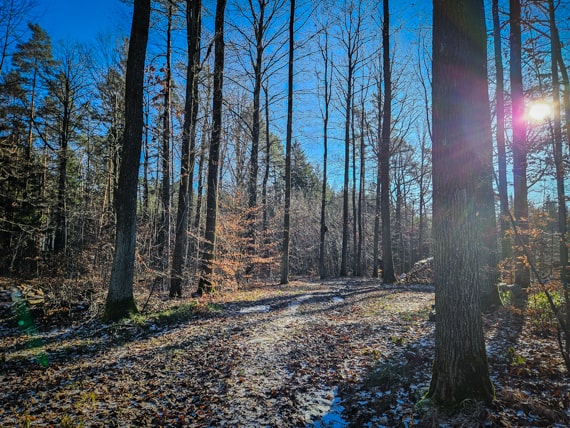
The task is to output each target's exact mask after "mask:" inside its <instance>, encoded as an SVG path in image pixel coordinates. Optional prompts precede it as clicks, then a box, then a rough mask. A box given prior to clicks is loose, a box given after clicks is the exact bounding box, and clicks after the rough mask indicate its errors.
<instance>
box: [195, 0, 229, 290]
mask: <svg viewBox="0 0 570 428" xmlns="http://www.w3.org/2000/svg"><path fill="white" fill-rule="evenodd" d="M225 10H226V0H218V1H217V2H216V18H215V35H214V38H215V41H214V46H215V47H214V49H215V51H214V93H213V101H212V137H211V139H210V151H209V153H210V154H209V157H208V190H207V192H208V193H207V197H206V230H205V231H204V247H203V249H202V253H201V257H200V259H201V264H202V266H201V269H202V272H201V274H200V280H199V282H198V290H197V291H196V293H195V295H197V296H201V295H203V294H204V293H210V292H212V291H213V280H212V275H213V273H214V261H215V257H216V223H217V218H218V181H219V176H218V173H219V168H218V163H219V161H220V143H221V140H222V113H223V100H224V98H223V85H224V48H225V45H224V15H225Z"/></svg>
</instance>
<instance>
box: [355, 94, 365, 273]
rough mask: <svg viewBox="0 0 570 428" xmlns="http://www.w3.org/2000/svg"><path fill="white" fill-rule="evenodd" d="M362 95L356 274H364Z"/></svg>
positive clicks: (363, 107) (361, 108) (363, 126)
mask: <svg viewBox="0 0 570 428" xmlns="http://www.w3.org/2000/svg"><path fill="white" fill-rule="evenodd" d="M364 109H365V105H364V96H363V98H362V102H361V105H360V123H361V131H360V132H361V133H360V177H359V179H360V181H359V191H358V256H357V260H358V264H357V271H358V276H364V275H366V269H367V266H366V221H365V219H366V180H365V177H366V145H365V140H364V132H365V130H366V117H365V115H364Z"/></svg>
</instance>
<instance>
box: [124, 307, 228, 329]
mask: <svg viewBox="0 0 570 428" xmlns="http://www.w3.org/2000/svg"><path fill="white" fill-rule="evenodd" d="M222 310H223V306H222V305H220V304H217V303H206V304H200V303H198V302H196V301H192V302H189V303H184V304H181V305H176V306H172V307H170V308H168V309H165V310H162V311H159V312H151V313H147V314H141V313H139V314H133V315H132V316H131V318H130V320H131V321H130V322H131V323H134V324H135V325H137V326H141V327H142V326H145V325H148V324H149V323H156V324H172V323H178V322H185V321H190V320H191V319H193V318H195V317H197V316H199V315H206V314H211V313H214V312H219V311H222Z"/></svg>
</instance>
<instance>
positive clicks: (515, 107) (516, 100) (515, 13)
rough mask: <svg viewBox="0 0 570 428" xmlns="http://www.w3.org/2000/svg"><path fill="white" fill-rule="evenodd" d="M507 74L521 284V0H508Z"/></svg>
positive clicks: (525, 276)
mask: <svg viewBox="0 0 570 428" xmlns="http://www.w3.org/2000/svg"><path fill="white" fill-rule="evenodd" d="M509 5H510V12H511V16H510V22H509V23H510V53H511V62H510V77H511V100H512V121H513V143H512V144H513V146H512V150H513V185H514V217H515V222H516V227H517V228H518V234H517V236H518V237H519V239H517V242H516V245H515V248H514V250H515V251H514V257H515V260H514V264H515V284H516V285H518V286H520V287H521V288H527V287H528V286H529V285H530V269H529V268H528V265H527V263H525V253H524V248H523V247H525V246H527V245H528V187H527V176H526V171H527V141H526V123H525V114H524V91H523V80H522V60H521V49H522V47H521V5H520V0H510V1H509Z"/></svg>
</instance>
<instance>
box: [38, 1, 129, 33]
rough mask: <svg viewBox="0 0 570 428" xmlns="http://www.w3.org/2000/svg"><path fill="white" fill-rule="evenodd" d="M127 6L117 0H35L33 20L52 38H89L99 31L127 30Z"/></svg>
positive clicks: (114, 31)
mask: <svg viewBox="0 0 570 428" xmlns="http://www.w3.org/2000/svg"><path fill="white" fill-rule="evenodd" d="M131 8H132V6H127V5H125V4H124V3H122V2H121V1H120V0H38V8H37V21H38V23H39V24H40V25H41V26H42V27H43V28H44V29H45V30H46V31H47V32H48V34H49V35H50V36H51V38H52V41H53V42H57V41H60V40H63V41H78V42H90V41H93V40H95V38H96V37H97V35H98V34H101V33H117V32H119V33H124V34H128V32H129V28H130V16H129V15H130V12H131Z"/></svg>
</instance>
